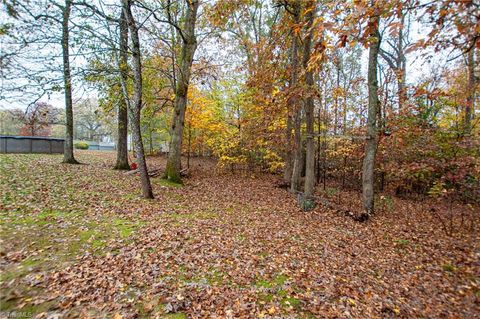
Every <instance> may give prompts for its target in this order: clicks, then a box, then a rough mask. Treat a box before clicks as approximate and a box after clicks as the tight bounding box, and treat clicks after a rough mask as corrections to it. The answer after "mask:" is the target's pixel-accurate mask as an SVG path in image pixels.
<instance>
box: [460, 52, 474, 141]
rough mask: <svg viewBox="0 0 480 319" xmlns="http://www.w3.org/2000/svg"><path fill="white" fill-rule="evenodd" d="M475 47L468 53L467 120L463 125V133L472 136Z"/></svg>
mask: <svg viewBox="0 0 480 319" xmlns="http://www.w3.org/2000/svg"><path fill="white" fill-rule="evenodd" d="M474 52H475V47H472V48H471V49H470V51H468V53H467V69H468V83H467V90H468V91H467V101H466V102H467V103H466V105H465V119H464V124H463V133H464V134H465V135H470V133H471V131H472V114H473V107H474V105H473V104H474V100H475V73H474V72H475V56H474Z"/></svg>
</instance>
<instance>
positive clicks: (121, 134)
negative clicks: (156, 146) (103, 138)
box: [114, 10, 130, 170]
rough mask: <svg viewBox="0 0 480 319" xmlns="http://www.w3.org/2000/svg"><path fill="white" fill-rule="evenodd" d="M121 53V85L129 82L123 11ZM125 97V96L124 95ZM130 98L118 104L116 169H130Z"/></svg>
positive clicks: (120, 35) (121, 17) (125, 25)
mask: <svg viewBox="0 0 480 319" xmlns="http://www.w3.org/2000/svg"><path fill="white" fill-rule="evenodd" d="M119 22H120V25H119V27H120V34H119V40H120V50H119V51H120V53H119V56H120V58H119V66H118V68H119V71H120V74H121V75H120V76H121V79H120V81H122V83H121V85H122V86H123V85H124V83H123V82H126V81H127V77H128V67H127V66H128V57H127V51H128V25H127V20H126V19H125V12H124V10H122V12H121V15H120V21H119ZM123 95H124V94H123ZM126 98H127V99H128V96H127V97H125V96H122V98H121V99H119V103H118V118H117V119H118V124H117V125H118V139H117V162H116V163H115V167H114V168H115V169H126V170H128V169H130V165H129V164H128V105H127V102H126Z"/></svg>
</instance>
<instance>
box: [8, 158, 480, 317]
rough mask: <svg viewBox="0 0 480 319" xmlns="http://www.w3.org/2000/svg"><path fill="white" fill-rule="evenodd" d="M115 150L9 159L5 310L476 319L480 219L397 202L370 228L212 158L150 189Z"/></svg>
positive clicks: (155, 163)
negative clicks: (122, 166)
mask: <svg viewBox="0 0 480 319" xmlns="http://www.w3.org/2000/svg"><path fill="white" fill-rule="evenodd" d="M113 156H114V154H113V153H108V152H81V153H78V154H77V157H78V158H79V159H80V160H81V161H82V162H83V163H87V164H86V165H73V166H72V165H65V164H61V163H60V161H61V156H52V155H33V154H28V155H11V154H10V155H3V154H2V155H0V192H1V194H2V202H1V203H0V208H1V215H0V216H1V242H0V247H1V249H0V256H1V262H0V267H1V286H0V289H1V311H0V317H8V316H12V314H13V315H17V316H18V315H23V316H30V315H31V316H38V317H51V318H54V317H58V316H60V317H72V318H76V317H87V318H88V317H89V318H136V317H139V318H150V317H158V318H163V317H165V318H187V317H192V318H215V317H217V318H316V317H320V318H395V317H398V318H477V317H480V263H479V260H480V249H479V246H478V245H479V242H480V241H479V239H480V238H479V235H478V232H475V231H473V232H472V231H470V230H469V226H468V225H469V224H468V223H471V222H472V221H474V222H477V219H478V215H472V214H471V213H469V214H467V216H470V218H469V219H468V218H467V219H466V221H465V226H463V231H462V232H461V233H455V234H454V235H453V236H446V235H445V233H444V231H443V230H442V228H441V223H440V222H439V220H438V217H436V215H432V213H431V212H430V211H429V205H428V204H425V203H418V204H417V203H415V202H412V201H407V200H400V199H398V198H391V197H388V198H387V199H388V200H385V198H384V202H383V204H382V205H383V206H381V207H382V209H381V211H380V213H379V214H378V215H377V216H376V217H375V218H373V220H372V221H370V222H368V223H358V222H355V221H353V220H352V219H350V218H348V217H345V216H341V215H339V214H338V213H335V212H333V211H329V210H327V209H322V208H321V207H319V208H317V210H315V211H312V212H308V213H305V212H301V211H300V210H299V209H298V208H297V203H296V199H295V198H293V196H292V195H291V194H289V193H288V192H287V191H285V190H283V189H281V188H278V187H276V186H275V185H277V184H278V183H277V177H275V176H270V175H262V174H259V173H256V174H255V175H252V174H245V173H237V174H230V173H227V172H222V171H221V170H218V169H216V168H215V165H214V163H212V162H211V161H208V160H205V159H195V160H194V161H193V169H192V170H191V172H192V173H191V176H190V177H189V178H188V179H186V180H185V185H184V186H181V185H176V184H171V183H167V182H165V181H163V180H161V179H160V178H154V179H153V180H152V182H153V187H154V193H155V195H156V198H155V200H144V199H141V198H140V197H139V188H138V177H137V176H134V175H125V174H124V173H122V172H117V171H113V170H111V169H110V168H111V166H112V165H113V160H114V158H113ZM149 161H150V165H151V166H152V167H154V168H156V167H163V166H164V164H165V161H164V159H162V158H153V159H152V158H151V159H149ZM323 196H326V197H330V198H331V199H332V200H338V202H339V203H341V202H344V203H347V204H348V202H349V201H353V199H354V198H355V196H356V195H352V194H349V193H347V192H337V191H336V190H335V189H331V188H330V189H327V191H326V192H324V194H323ZM464 209H465V210H468V209H470V208H468V207H465V208H464ZM472 218H473V219H472ZM467 226H468V227H467Z"/></svg>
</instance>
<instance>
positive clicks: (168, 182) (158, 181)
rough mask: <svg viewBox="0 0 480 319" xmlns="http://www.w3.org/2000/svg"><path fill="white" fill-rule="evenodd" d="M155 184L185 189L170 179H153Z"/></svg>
mask: <svg viewBox="0 0 480 319" xmlns="http://www.w3.org/2000/svg"><path fill="white" fill-rule="evenodd" d="M153 181H154V183H155V184H156V185H160V186H164V187H173V188H180V187H183V184H181V183H176V182H173V181H171V180H168V179H164V178H159V179H153Z"/></svg>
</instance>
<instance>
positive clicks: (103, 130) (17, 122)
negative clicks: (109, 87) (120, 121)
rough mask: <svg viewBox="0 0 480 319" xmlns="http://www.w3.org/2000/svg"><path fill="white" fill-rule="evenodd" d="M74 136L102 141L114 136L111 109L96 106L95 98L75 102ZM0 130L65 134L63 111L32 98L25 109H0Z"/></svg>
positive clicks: (23, 134)
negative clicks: (33, 100) (32, 100)
mask: <svg viewBox="0 0 480 319" xmlns="http://www.w3.org/2000/svg"><path fill="white" fill-rule="evenodd" d="M74 109H75V119H74V128H73V137H74V138H75V139H77V140H86V141H102V140H104V139H113V138H115V132H114V131H115V121H114V120H113V119H112V116H113V115H112V114H111V113H112V112H107V111H106V110H104V109H103V108H101V107H99V103H98V101H97V100H96V99H93V98H87V99H82V100H79V101H78V102H77V103H75V106H74ZM0 133H1V134H6V135H21V136H54V137H64V134H65V111H64V110H63V109H61V108H56V107H54V106H53V105H51V104H49V103H46V102H35V103H32V104H30V105H28V106H27V107H26V108H25V109H20V108H13V109H6V110H1V111H0Z"/></svg>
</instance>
